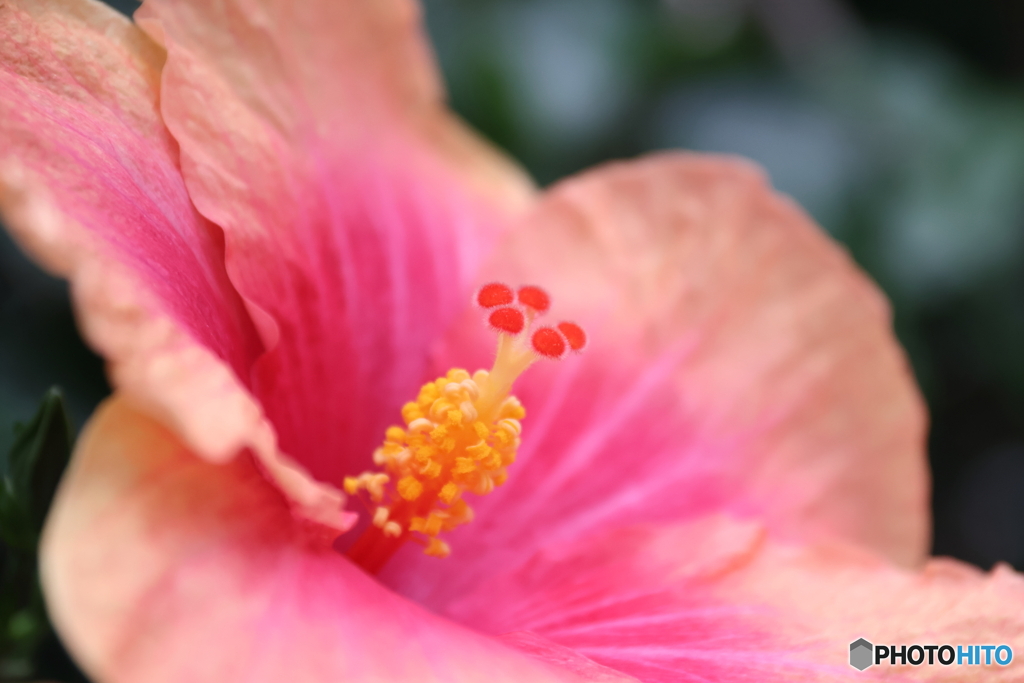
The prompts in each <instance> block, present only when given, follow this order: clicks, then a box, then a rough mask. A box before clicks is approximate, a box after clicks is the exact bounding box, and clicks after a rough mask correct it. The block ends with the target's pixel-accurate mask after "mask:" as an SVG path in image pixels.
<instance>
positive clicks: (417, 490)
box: [396, 476, 423, 501]
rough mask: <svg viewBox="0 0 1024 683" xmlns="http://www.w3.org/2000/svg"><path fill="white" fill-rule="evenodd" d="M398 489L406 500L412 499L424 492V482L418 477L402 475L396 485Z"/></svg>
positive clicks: (399, 493)
mask: <svg viewBox="0 0 1024 683" xmlns="http://www.w3.org/2000/svg"><path fill="white" fill-rule="evenodd" d="M396 488H397V489H398V495H400V496H401V497H402V498H405V499H406V500H409V501H412V500H416V499H417V498H419V497H420V494H421V493H423V484H422V483H420V480H419V479H417V478H416V477H411V476H410V477H402V478H401V479H399V480H398V484H397V486H396Z"/></svg>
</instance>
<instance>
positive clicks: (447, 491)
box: [437, 481, 462, 505]
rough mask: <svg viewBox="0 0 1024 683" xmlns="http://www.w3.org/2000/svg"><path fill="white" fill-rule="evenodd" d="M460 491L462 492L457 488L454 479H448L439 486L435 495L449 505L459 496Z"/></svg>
mask: <svg viewBox="0 0 1024 683" xmlns="http://www.w3.org/2000/svg"><path fill="white" fill-rule="evenodd" d="M460 493H462V492H461V491H460V490H459V486H458V484H456V483H455V482H454V481H450V482H448V483H447V484H445V485H444V486H442V487H441V492H440V493H438V494H437V497H438V498H440V499H441V500H442V501H444V502H445V503H447V504H448V505H451V504H452V503H454V502H455V500H456V499H457V498H458V497H459V494H460Z"/></svg>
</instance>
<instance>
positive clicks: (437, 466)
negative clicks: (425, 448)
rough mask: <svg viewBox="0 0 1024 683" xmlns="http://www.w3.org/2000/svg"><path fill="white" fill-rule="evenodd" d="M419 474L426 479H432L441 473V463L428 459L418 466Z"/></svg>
mask: <svg viewBox="0 0 1024 683" xmlns="http://www.w3.org/2000/svg"><path fill="white" fill-rule="evenodd" d="M420 474H422V475H423V476H424V477H427V478H428V479H434V478H436V477H437V475H439V474H441V463H439V462H437V461H436V460H429V461H427V463H426V464H425V465H423V467H421V468H420Z"/></svg>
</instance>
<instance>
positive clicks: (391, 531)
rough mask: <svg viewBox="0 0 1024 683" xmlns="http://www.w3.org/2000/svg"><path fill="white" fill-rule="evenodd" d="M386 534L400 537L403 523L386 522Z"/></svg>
mask: <svg viewBox="0 0 1024 683" xmlns="http://www.w3.org/2000/svg"><path fill="white" fill-rule="evenodd" d="M384 535H385V536H390V537H391V538H398V537H399V536H401V535H402V525H401V524H399V523H398V522H386V523H385V524H384Z"/></svg>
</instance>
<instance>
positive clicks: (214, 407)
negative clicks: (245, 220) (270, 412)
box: [0, 0, 259, 459]
mask: <svg viewBox="0 0 1024 683" xmlns="http://www.w3.org/2000/svg"><path fill="white" fill-rule="evenodd" d="M0 22H2V27H0V31H2V33H3V35H4V40H3V41H2V44H0V91H3V92H4V97H3V98H2V99H0V149H2V150H3V152H2V157H0V208H2V210H3V212H4V216H5V219H6V220H7V221H8V223H9V225H10V227H11V229H12V230H13V231H14V234H15V236H16V237H17V238H18V239H19V241H20V242H21V243H22V244H23V245H24V246H25V248H26V249H28V250H30V251H31V252H32V253H33V255H34V256H36V258H37V259H39V261H41V262H42V263H43V264H45V265H46V266H47V267H49V268H50V269H51V270H53V271H54V272H56V273H58V274H60V275H63V276H65V277H68V278H69V279H70V280H71V281H72V289H73V294H74V296H75V303H76V305H77V308H78V310H79V319H80V322H81V324H82V327H83V331H84V332H85V334H86V336H87V337H88V339H89V341H90V342H91V343H92V344H93V346H94V347H95V348H96V349H97V350H98V351H99V352H100V353H102V354H103V355H104V356H106V357H107V359H108V360H109V361H110V373H111V376H112V380H113V382H114V383H115V385H117V386H119V387H122V388H124V389H126V390H127V391H128V392H129V393H130V394H131V395H132V398H133V400H136V401H138V402H141V403H145V404H146V405H147V406H149V407H150V408H151V409H152V410H154V411H155V412H158V413H159V414H161V415H164V416H166V417H167V420H168V422H169V423H170V424H173V425H175V426H176V427H177V428H179V429H180V430H181V432H182V433H183V434H185V435H186V437H187V438H188V439H189V441H190V442H191V443H192V444H193V445H194V447H195V448H197V450H199V451H200V452H201V453H203V454H204V455H206V456H208V457H212V458H215V459H223V458H225V457H228V456H230V455H231V454H233V451H234V449H235V446H234V445H233V443H232V442H233V441H236V440H237V439H235V438H234V432H237V431H239V430H241V429H243V427H242V426H241V425H242V424H244V423H247V422H251V421H252V417H251V416H250V415H248V414H247V413H248V412H249V411H251V410H253V409H255V406H254V404H253V403H252V401H251V399H248V398H247V394H246V393H245V389H244V386H242V385H240V383H239V380H238V379H237V377H238V376H241V377H242V378H245V377H247V376H248V367H249V365H250V364H251V363H252V362H253V360H254V359H255V357H256V354H257V353H258V352H259V341H258V339H257V337H256V335H255V331H254V330H253V328H252V325H251V323H250V322H249V320H248V316H247V315H246V313H245V311H244V308H243V306H242V302H241V300H240V299H239V298H238V296H237V294H236V293H235V292H234V289H233V288H232V287H231V285H230V283H229V282H228V279H227V275H226V273H225V271H224V266H223V246H222V244H221V237H220V235H219V233H218V231H217V230H216V229H215V228H213V226H211V225H210V224H209V223H208V222H207V221H205V220H204V219H203V218H202V217H201V216H199V215H198V214H197V213H196V211H195V209H194V208H193V207H192V204H191V202H190V201H189V198H188V194H187V193H186V191H185V185H184V183H183V181H182V179H181V175H180V173H179V170H178V165H177V149H176V146H175V144H174V141H173V140H172V139H171V138H170V135H169V134H168V133H167V131H166V130H165V129H164V127H163V124H162V123H161V122H160V118H159V114H158V112H157V110H156V100H157V87H158V79H159V69H160V64H161V61H162V60H163V54H162V51H161V50H160V49H159V48H158V47H157V46H156V45H153V44H152V43H151V42H150V41H149V40H148V39H147V38H146V37H145V36H144V35H143V34H142V33H141V32H139V31H138V30H137V29H136V28H135V27H134V26H132V24H131V22H129V21H127V20H126V19H124V18H123V17H121V16H120V15H119V14H117V13H116V12H114V11H113V10H111V9H110V8H108V7H106V6H105V5H101V4H99V3H92V2H88V3H86V2H77V1H74V0H64V1H61V2H45V3H40V2H30V1H27V0H12V1H11V2H5V6H4V7H3V8H2V10H0ZM257 412H258V411H257ZM214 414H216V418H215V419H216V423H214V421H213V420H211V417H212V415H214Z"/></svg>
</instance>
